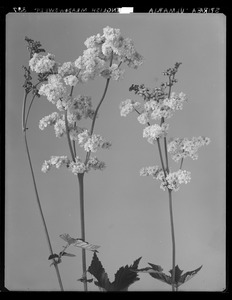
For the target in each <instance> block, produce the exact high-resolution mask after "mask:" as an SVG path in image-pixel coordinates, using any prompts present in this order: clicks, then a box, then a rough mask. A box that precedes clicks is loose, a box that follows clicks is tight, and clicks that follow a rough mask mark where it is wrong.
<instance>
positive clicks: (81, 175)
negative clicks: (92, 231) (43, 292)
mask: <svg viewBox="0 0 232 300" xmlns="http://www.w3.org/2000/svg"><path fill="white" fill-rule="evenodd" d="M78 181H79V193H80V216H81V238H82V240H84V241H85V214H84V211H85V210H84V173H79V174H78ZM82 271H83V276H82V277H83V279H84V280H83V284H84V291H88V286H87V278H86V251H85V249H82Z"/></svg>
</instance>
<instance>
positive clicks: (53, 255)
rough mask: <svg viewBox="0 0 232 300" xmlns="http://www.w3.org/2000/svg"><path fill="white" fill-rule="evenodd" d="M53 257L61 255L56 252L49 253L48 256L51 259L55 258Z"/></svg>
mask: <svg viewBox="0 0 232 300" xmlns="http://www.w3.org/2000/svg"><path fill="white" fill-rule="evenodd" d="M53 258H59V255H58V254H56V253H54V254H51V255H49V257H48V259H49V260H50V259H53Z"/></svg>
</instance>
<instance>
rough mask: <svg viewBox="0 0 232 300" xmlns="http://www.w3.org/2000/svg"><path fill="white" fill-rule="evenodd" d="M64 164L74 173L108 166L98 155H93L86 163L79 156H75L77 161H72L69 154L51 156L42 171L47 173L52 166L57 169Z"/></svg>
mask: <svg viewBox="0 0 232 300" xmlns="http://www.w3.org/2000/svg"><path fill="white" fill-rule="evenodd" d="M62 165H64V166H66V167H67V168H68V169H69V170H70V171H71V172H72V173H73V174H74V175H77V174H79V173H84V172H89V171H90V170H91V169H93V170H103V169H104V168H105V166H106V165H105V163H104V162H103V161H100V160H99V159H98V158H97V157H92V156H91V157H90V159H89V161H88V162H87V164H86V165H85V164H84V163H83V162H82V161H81V159H80V157H78V156H77V157H76V158H75V161H70V160H69V159H68V157H67V156H51V159H49V160H45V161H44V163H43V165H42V168H41V171H42V172H44V173H47V172H48V171H49V170H50V169H51V167H54V166H55V167H56V168H57V169H59V168H60V167H61V166H62Z"/></svg>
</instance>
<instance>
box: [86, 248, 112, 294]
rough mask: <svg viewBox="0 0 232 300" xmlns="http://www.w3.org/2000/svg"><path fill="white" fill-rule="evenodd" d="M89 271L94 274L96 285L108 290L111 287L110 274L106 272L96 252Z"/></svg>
mask: <svg viewBox="0 0 232 300" xmlns="http://www.w3.org/2000/svg"><path fill="white" fill-rule="evenodd" d="M88 272H89V273H90V274H92V275H93V276H94V277H95V278H96V279H97V281H94V283H95V285H97V286H98V287H100V288H103V289H105V290H107V291H109V290H110V288H111V283H110V281H109V278H108V275H107V273H106V272H105V269H104V268H103V266H102V264H101V262H100V260H99V259H98V257H97V254H96V253H95V252H94V255H93V259H92V262H91V265H90V266H89V268H88Z"/></svg>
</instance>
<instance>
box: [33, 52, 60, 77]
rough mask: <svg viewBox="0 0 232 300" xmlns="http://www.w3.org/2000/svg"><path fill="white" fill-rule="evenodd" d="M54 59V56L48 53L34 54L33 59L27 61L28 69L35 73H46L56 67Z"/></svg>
mask: <svg viewBox="0 0 232 300" xmlns="http://www.w3.org/2000/svg"><path fill="white" fill-rule="evenodd" d="M54 59H55V55H53V54H50V53H48V54H47V55H41V54H38V53H34V55H33V57H32V58H31V59H30V60H29V67H30V68H31V70H32V71H35V72H36V73H46V72H49V71H51V70H52V69H53V68H54V67H55V66H57V64H56V62H55V60H54Z"/></svg>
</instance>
